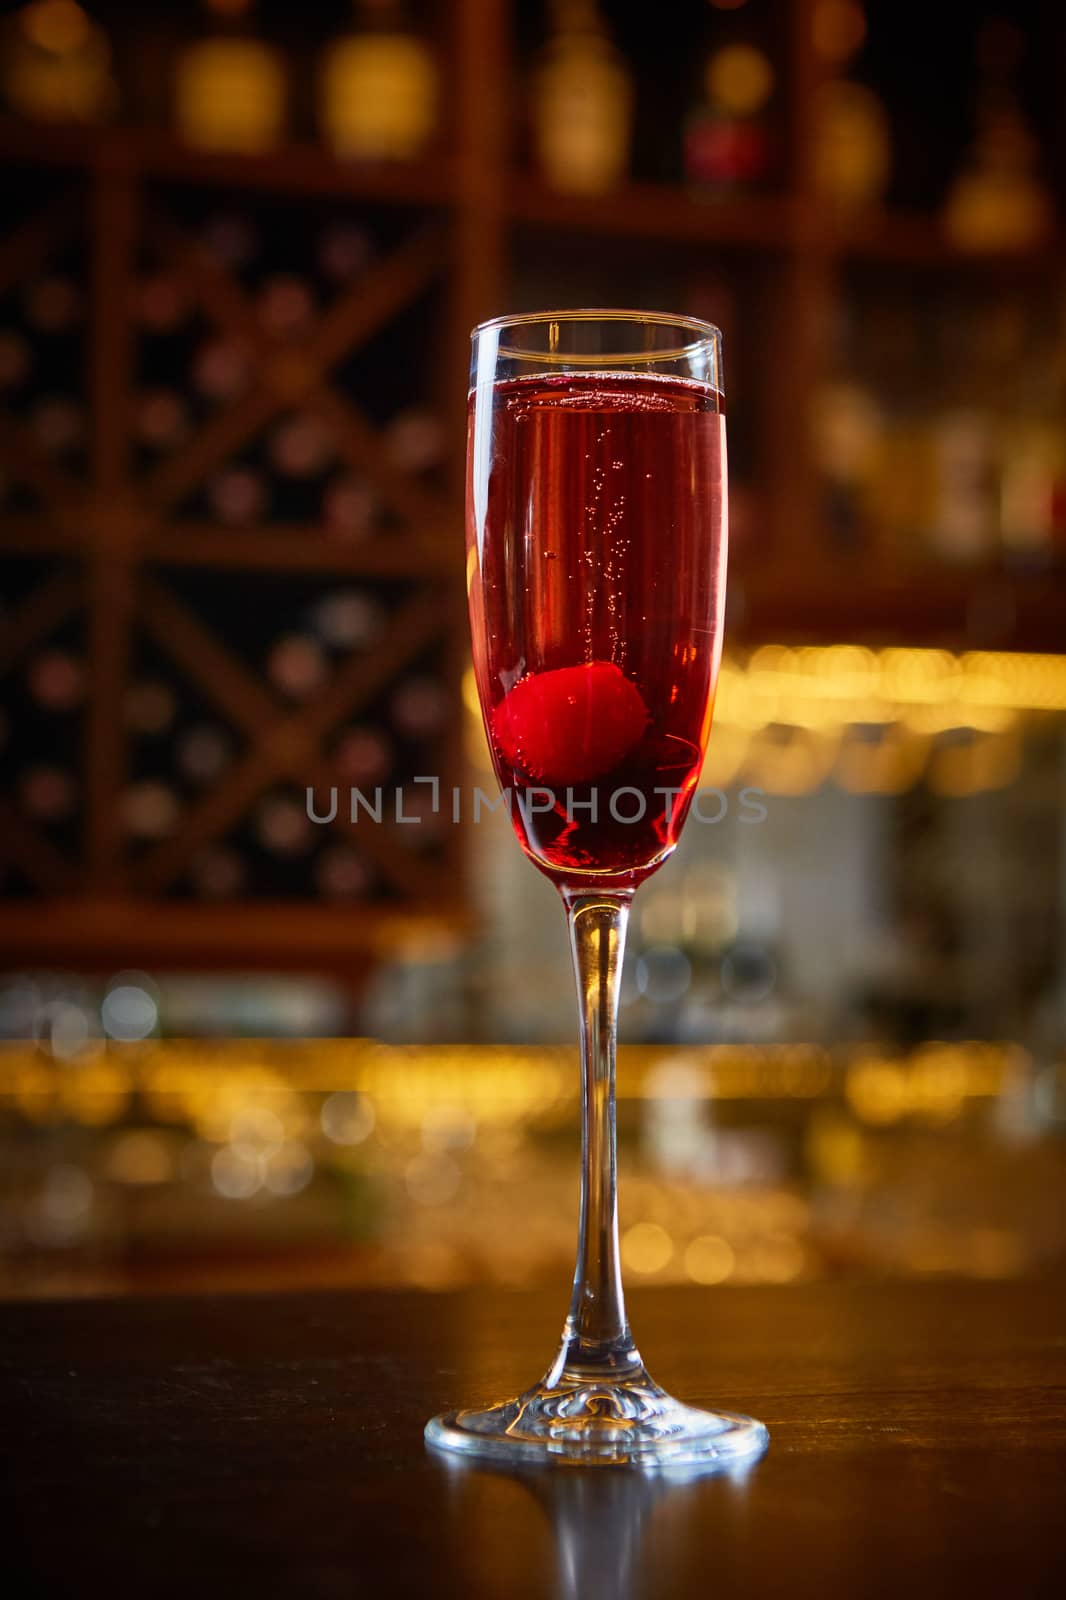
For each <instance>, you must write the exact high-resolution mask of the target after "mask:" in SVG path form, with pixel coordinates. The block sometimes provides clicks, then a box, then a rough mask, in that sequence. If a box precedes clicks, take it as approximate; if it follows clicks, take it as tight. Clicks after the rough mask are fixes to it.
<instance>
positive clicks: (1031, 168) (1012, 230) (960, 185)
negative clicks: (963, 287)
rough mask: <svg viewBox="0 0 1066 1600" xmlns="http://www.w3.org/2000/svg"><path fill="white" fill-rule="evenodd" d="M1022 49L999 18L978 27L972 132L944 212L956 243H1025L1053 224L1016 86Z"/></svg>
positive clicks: (983, 246)
mask: <svg viewBox="0 0 1066 1600" xmlns="http://www.w3.org/2000/svg"><path fill="white" fill-rule="evenodd" d="M1023 48H1024V38H1023V35H1022V33H1021V30H1020V29H1018V28H1017V27H1015V25H1014V24H1013V23H1011V22H1008V21H1006V19H1004V18H998V19H994V20H990V21H989V22H987V23H986V24H985V25H984V27H983V28H982V29H981V33H980V36H979V40H978V69H979V89H978V110H977V132H976V137H975V139H974V142H973V146H972V148H971V150H970V153H969V156H968V158H967V160H966V163H965V165H964V167H963V170H962V171H961V172H960V173H959V175H958V177H957V178H956V179H955V181H954V183H953V184H952V186H951V188H950V190H949V192H948V197H947V203H946V206H945V211H944V226H945V228H946V230H947V233H948V236H949V238H951V239H952V240H953V242H954V243H955V244H957V245H958V246H959V248H960V249H963V250H972V251H988V250H1026V249H1030V248H1032V247H1034V246H1036V245H1038V244H1039V243H1041V241H1042V240H1043V239H1045V238H1046V237H1047V235H1048V234H1049V233H1050V231H1051V228H1052V225H1053V221H1054V211H1053V205H1052V200H1051V195H1050V192H1049V190H1048V187H1047V185H1046V183H1045V182H1044V181H1043V179H1042V178H1041V176H1040V174H1039V171H1038V160H1039V144H1038V141H1037V138H1036V136H1035V134H1034V132H1033V130H1032V127H1031V125H1030V123H1029V121H1028V119H1027V118H1026V116H1025V114H1024V112H1023V110H1022V108H1021V105H1020V103H1019V99H1018V94H1017V89H1016V78H1017V73H1018V67H1019V64H1020V61H1021V55H1022V50H1023Z"/></svg>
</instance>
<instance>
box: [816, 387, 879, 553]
mask: <svg viewBox="0 0 1066 1600" xmlns="http://www.w3.org/2000/svg"><path fill="white" fill-rule="evenodd" d="M883 435H884V418H883V416H882V411H881V407H880V405H879V404H878V402H877V400H876V398H875V397H874V395H873V393H872V391H871V390H870V389H869V388H868V387H867V386H866V385H865V384H864V383H861V382H859V381H857V380H856V379H854V378H852V379H847V380H837V381H835V382H831V383H826V384H823V385H822V386H821V388H820V389H819V390H818V391H817V393H816V395H815V402H814V436H815V459H816V461H817V464H818V467H819V469H820V471H821V476H822V483H823V516H824V518H825V521H826V523H827V525H828V526H827V532H828V536H829V539H830V540H831V542H832V544H833V545H834V547H835V548H836V549H838V550H840V551H842V552H845V553H851V552H854V551H856V550H858V549H859V548H860V546H861V545H862V544H863V543H864V542H865V541H866V539H867V537H868V535H869V531H870V529H869V511H870V502H871V500H872V498H873V496H872V489H873V485H874V483H875V482H876V477H877V472H878V467H879V460H880V455H881V450H882V442H883Z"/></svg>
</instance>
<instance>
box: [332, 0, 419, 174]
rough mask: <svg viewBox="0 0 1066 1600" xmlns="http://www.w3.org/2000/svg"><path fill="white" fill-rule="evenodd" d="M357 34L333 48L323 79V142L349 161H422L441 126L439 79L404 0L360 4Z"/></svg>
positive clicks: (373, 0) (367, 0) (336, 42)
mask: <svg viewBox="0 0 1066 1600" xmlns="http://www.w3.org/2000/svg"><path fill="white" fill-rule="evenodd" d="M356 9H357V13H358V19H359V22H358V27H357V30H356V32H354V33H352V34H348V35H346V36H345V37H343V38H341V39H335V40H334V41H333V42H332V43H331V44H330V45H328V46H327V48H326V51H325V54H324V56H323V59H322V67H321V73H320V77H319V93H318V100H319V123H320V126H321V129H322V136H323V138H324V140H325V142H326V144H327V145H328V146H329V148H330V149H331V150H332V151H333V153H334V154H335V155H337V156H339V157H340V158H341V159H342V160H346V161H414V160H416V159H417V158H418V157H419V156H420V155H421V154H422V153H423V151H424V150H425V148H426V146H427V145H428V144H429V142H430V140H431V139H432V137H433V134H434V131H435V129H436V125H437V108H438V99H439V81H438V79H439V74H438V70H437V63H436V60H435V58H434V55H433V52H432V50H431V49H430V47H429V45H428V44H427V43H426V42H425V40H423V39H420V38H419V37H418V35H417V34H416V33H414V32H412V30H411V29H410V28H409V27H408V26H407V24H406V19H405V16H404V10H403V7H402V5H401V4H400V3H399V0H359V3H358V5H357V7H356Z"/></svg>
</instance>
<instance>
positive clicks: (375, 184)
mask: <svg viewBox="0 0 1066 1600" xmlns="http://www.w3.org/2000/svg"><path fill="white" fill-rule="evenodd" d="M0 159H3V160H7V161H18V162H28V163H32V162H39V163H41V164H42V165H46V166H55V167H71V168H76V169H86V168H89V169H94V168H103V169H107V170H112V171H113V170H119V171H127V172H138V173H142V174H144V175H146V176H151V177H157V178H171V179H173V180H175V181H176V182H181V183H191V184H205V185H217V186H219V187H226V188H234V189H246V188H252V189H261V190H273V191H276V192H277V193H279V194H295V195H307V194H325V195H335V196H337V197H348V198H351V199H358V200H363V201H368V202H374V201H381V202H382V203H383V204H389V205H428V206H446V205H450V204H452V203H453V202H454V200H455V193H456V178H455V166H454V163H453V162H451V161H449V160H446V159H443V158H440V157H437V158H432V157H430V158H426V159H424V160H422V161H419V162H411V163H407V162H390V163H383V164H381V165H368V164H365V163H356V162H351V163H348V162H343V161H337V160H335V159H334V158H333V157H332V156H331V155H330V154H329V153H328V151H325V150H323V149H321V148H319V147H318V146H317V145H312V144H308V145H283V146H279V147H278V148H277V149H276V150H272V151H270V152H269V153H268V154H264V155H231V154H228V153H225V152H214V151H210V150H195V149H191V148H190V147H189V146H188V145H184V144H182V143H181V142H180V141H179V140H177V139H175V138H174V137H173V135H172V134H168V133H166V132H163V131H156V130H154V129H144V128H108V129H102V130H92V129H73V128H63V127H48V126H37V125H36V124H27V123H22V122H13V121H11V120H10V119H7V120H0Z"/></svg>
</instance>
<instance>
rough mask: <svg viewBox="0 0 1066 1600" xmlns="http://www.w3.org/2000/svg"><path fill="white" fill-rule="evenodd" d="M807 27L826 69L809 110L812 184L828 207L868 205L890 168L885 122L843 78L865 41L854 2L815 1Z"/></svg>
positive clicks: (867, 97) (858, 87) (872, 99)
mask: <svg viewBox="0 0 1066 1600" xmlns="http://www.w3.org/2000/svg"><path fill="white" fill-rule="evenodd" d="M811 22H812V30H813V43H814V48H815V52H816V54H817V55H818V56H820V57H821V59H822V61H823V62H825V64H826V66H827V67H828V69H829V75H828V77H827V79H826V81H825V82H824V83H823V84H822V85H821V88H820V90H819V94H818V101H817V107H816V111H815V127H814V146H815V148H814V179H815V185H816V187H817V189H818V192H819V194H820V195H821V197H822V198H823V200H825V201H827V202H828V203H829V204H831V205H836V206H847V207H855V206H863V205H871V204H873V203H874V202H876V201H878V200H880V198H881V196H882V195H883V193H884V191H885V187H886V185H887V183H888V179H889V175H890V172H891V168H892V137H891V132H890V129H889V122H888V117H887V115H886V113H885V109H884V106H883V105H882V104H881V101H880V100H879V99H878V97H877V96H876V95H875V94H874V93H873V92H872V91H871V90H870V89H867V88H865V87H864V86H863V85H862V84H859V83H853V82H851V81H850V80H849V79H847V78H846V77H844V73H845V72H847V71H848V70H849V68H850V67H851V65H852V63H853V61H854V58H855V56H856V55H857V54H858V52H859V50H860V49H861V47H862V45H863V42H864V41H865V38H866V16H865V13H864V11H863V8H862V6H860V5H858V4H856V0H819V4H817V5H816V6H815V7H814V10H813V13H812V18H811Z"/></svg>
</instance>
